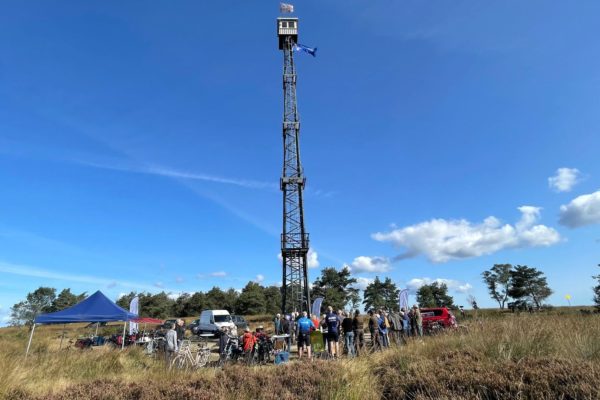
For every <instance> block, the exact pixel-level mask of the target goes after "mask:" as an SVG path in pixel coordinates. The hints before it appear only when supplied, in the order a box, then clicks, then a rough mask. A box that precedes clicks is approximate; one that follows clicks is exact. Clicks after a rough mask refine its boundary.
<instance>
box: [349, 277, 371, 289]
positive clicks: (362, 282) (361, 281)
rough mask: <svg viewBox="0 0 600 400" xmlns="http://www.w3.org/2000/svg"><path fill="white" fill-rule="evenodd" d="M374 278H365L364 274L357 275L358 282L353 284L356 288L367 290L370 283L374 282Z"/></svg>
mask: <svg viewBox="0 0 600 400" xmlns="http://www.w3.org/2000/svg"><path fill="white" fill-rule="evenodd" d="M373 281H374V279H371V278H364V277H362V276H357V277H356V283H355V284H354V285H352V286H353V287H354V288H356V289H360V290H365V289H366V288H367V286H369V284H370V283H373Z"/></svg>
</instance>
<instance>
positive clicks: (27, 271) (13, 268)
mask: <svg viewBox="0 0 600 400" xmlns="http://www.w3.org/2000/svg"><path fill="white" fill-rule="evenodd" d="M0 272H4V273H7V274H12V275H20V276H28V277H33V278H43V279H53V280H58V281H67V282H79V283H87V284H91V285H96V286H111V285H119V286H123V287H128V288H132V289H135V290H147V291H153V290H154V286H153V285H147V284H143V283H137V282H128V281H121V280H113V279H106V278H100V277H96V276H89V275H73V274H67V273H63V272H54V271H48V270H45V269H41V268H33V267H29V266H26V265H16V264H10V263H6V262H2V261H0Z"/></svg>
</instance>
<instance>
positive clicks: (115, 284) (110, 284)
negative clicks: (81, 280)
mask: <svg viewBox="0 0 600 400" xmlns="http://www.w3.org/2000/svg"><path fill="white" fill-rule="evenodd" d="M115 286H117V282H115V281H112V282H111V283H109V284H108V285H106V287H107V288H108V289H112V288H114V287H115Z"/></svg>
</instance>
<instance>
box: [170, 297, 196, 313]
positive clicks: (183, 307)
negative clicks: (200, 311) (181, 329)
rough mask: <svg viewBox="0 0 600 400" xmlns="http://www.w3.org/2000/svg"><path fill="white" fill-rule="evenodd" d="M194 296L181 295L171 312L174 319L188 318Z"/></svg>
mask: <svg viewBox="0 0 600 400" xmlns="http://www.w3.org/2000/svg"><path fill="white" fill-rule="evenodd" d="M191 298H192V296H190V294H189V293H181V294H180V295H179V296H178V297H177V298H176V299H175V303H174V304H173V311H171V316H172V317H178V318H179V317H187V316H188V307H189V302H190V299H191Z"/></svg>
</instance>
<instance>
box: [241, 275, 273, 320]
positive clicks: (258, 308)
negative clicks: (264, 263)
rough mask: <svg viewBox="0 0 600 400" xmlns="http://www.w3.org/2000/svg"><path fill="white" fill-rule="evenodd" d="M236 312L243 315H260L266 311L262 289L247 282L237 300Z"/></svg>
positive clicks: (253, 283) (254, 283) (256, 284)
mask: <svg viewBox="0 0 600 400" xmlns="http://www.w3.org/2000/svg"><path fill="white" fill-rule="evenodd" d="M235 308H236V310H237V312H238V313H240V314H243V315H261V314H264V313H265V312H266V311H267V308H266V297H265V293H264V288H263V287H262V286H261V285H259V284H258V283H256V282H248V284H247V285H246V287H245V288H244V289H242V293H241V294H240V296H239V297H238V299H237V302H236V307H235Z"/></svg>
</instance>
